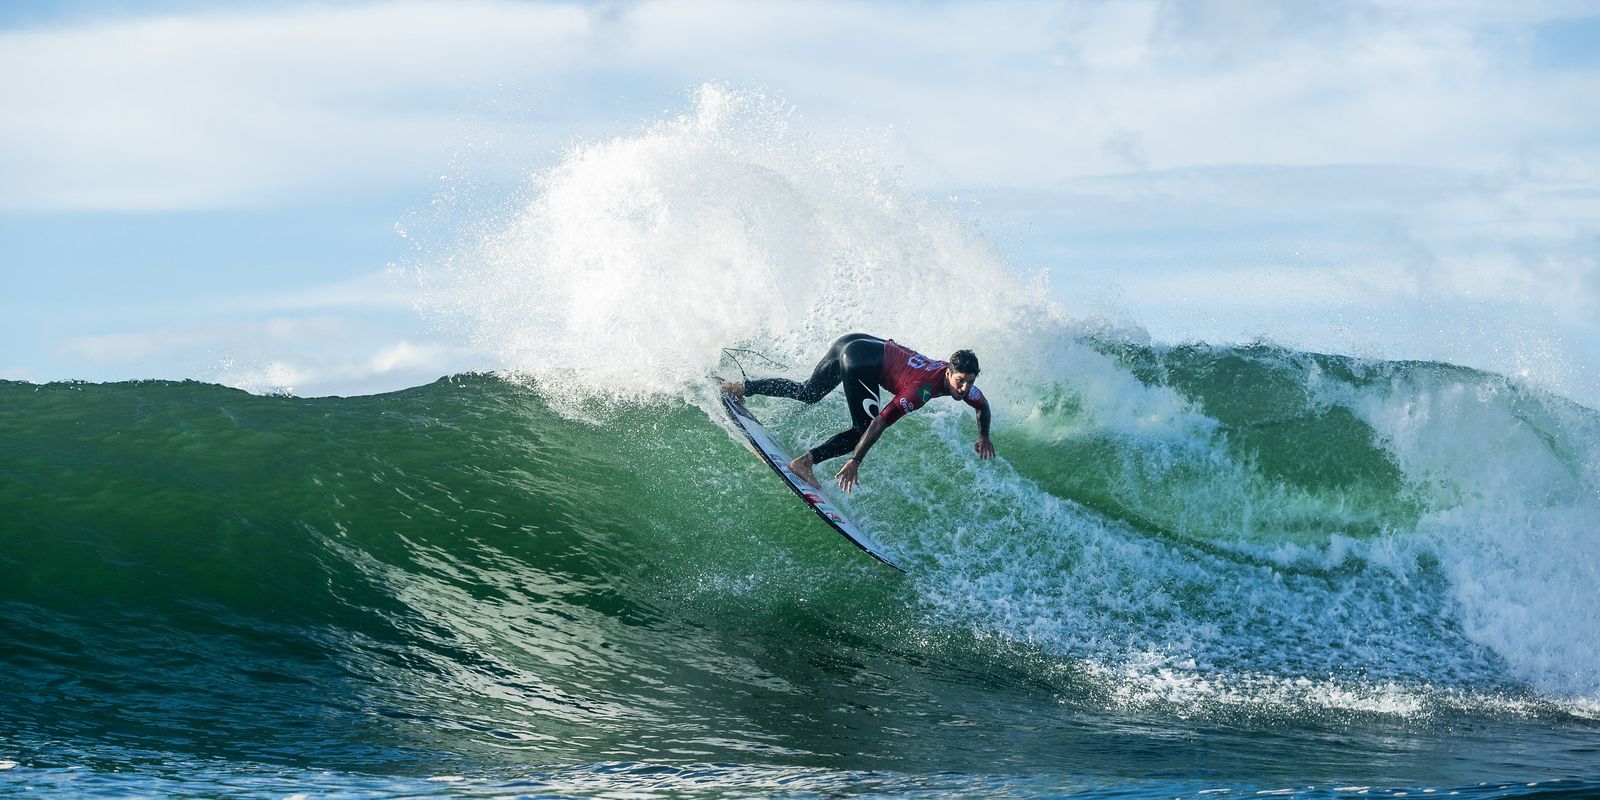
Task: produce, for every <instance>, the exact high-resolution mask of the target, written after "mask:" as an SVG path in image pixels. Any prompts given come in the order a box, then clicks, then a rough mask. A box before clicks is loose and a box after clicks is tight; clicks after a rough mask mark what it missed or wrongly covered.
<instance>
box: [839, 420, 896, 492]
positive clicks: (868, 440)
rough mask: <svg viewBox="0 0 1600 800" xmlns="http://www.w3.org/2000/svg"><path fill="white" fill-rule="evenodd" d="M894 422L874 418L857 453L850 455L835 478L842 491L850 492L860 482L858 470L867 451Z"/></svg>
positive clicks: (856, 450) (857, 446) (862, 436)
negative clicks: (857, 475)
mask: <svg viewBox="0 0 1600 800" xmlns="http://www.w3.org/2000/svg"><path fill="white" fill-rule="evenodd" d="M892 421H893V420H886V419H885V418H884V417H883V416H882V415H879V416H876V417H873V418H872V424H871V425H868V426H867V430H866V432H865V433H863V434H861V441H860V442H857V443H856V449H855V452H853V453H851V454H850V460H849V461H846V462H844V466H842V467H840V468H839V472H838V474H837V475H835V476H834V477H836V478H838V479H839V488H840V489H843V490H845V491H846V492H848V491H850V490H852V489H854V488H855V487H856V484H857V483H859V482H860V481H859V480H857V478H856V470H858V469H860V468H861V460H862V459H864V458H866V457H867V451H868V450H871V449H872V446H873V445H874V444H876V443H877V442H878V437H879V436H882V435H883V429H884V428H887V427H889V423H890V422H892Z"/></svg>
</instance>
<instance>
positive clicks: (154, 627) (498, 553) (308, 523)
mask: <svg viewBox="0 0 1600 800" xmlns="http://www.w3.org/2000/svg"><path fill="white" fill-rule="evenodd" d="M1084 346H1085V347H1088V348H1089V349H1090V351H1091V352H1094V353H1096V354H1097V355H1099V357H1101V358H1103V359H1104V360H1105V367H1106V368H1107V369H1113V370H1121V371H1122V372H1123V374H1124V375H1125V376H1126V378H1127V381H1128V385H1127V386H1125V387H1123V391H1125V392H1133V391H1135V389H1137V390H1138V391H1141V392H1147V393H1158V392H1160V393H1169V394H1170V395H1171V397H1172V398H1173V402H1174V403H1177V402H1178V401H1177V399H1178V398H1182V402H1181V403H1178V404H1177V405H1175V406H1174V407H1172V408H1170V409H1168V410H1167V412H1166V413H1167V415H1168V416H1167V417H1165V418H1156V417H1149V416H1147V414H1149V413H1153V412H1149V409H1147V408H1140V409H1137V410H1134V411H1130V412H1127V416H1126V417H1124V418H1123V419H1121V420H1120V421H1108V420H1105V419H1099V418H1097V414H1098V413H1100V412H1101V411H1104V410H1105V407H1103V406H1102V407H1099V408H1097V406H1096V403H1095V402H1094V401H1093V400H1092V399H1090V398H1088V397H1085V396H1084V395H1083V394H1082V393H1081V392H1079V391H1076V390H1074V389H1072V388H1071V387H1070V386H1066V385H1062V386H1058V387H1054V388H1051V389H1049V390H1048V391H1041V392H1040V393H1038V394H1037V395H1036V396H1034V397H1030V398H1027V399H1026V400H1025V401H1024V404H1025V405H1030V406H1032V412H1031V413H1030V414H1028V415H1027V416H1026V417H1025V418H1023V419H1020V420H1018V419H1013V420H1008V422H1007V424H1006V425H1004V426H1002V427H999V428H998V429H997V433H996V436H995V441H996V445H997V447H998V449H999V451H1000V453H1001V455H1002V459H1000V460H998V461H995V462H986V463H985V462H979V461H978V460H977V459H976V458H975V457H973V455H972V453H971V452H970V446H971V444H970V440H971V438H972V437H973V435H974V423H973V420H972V416H971V414H970V412H966V411H965V410H964V408H965V407H964V406H959V405H958V404H955V403H944V404H942V405H944V406H947V407H946V408H940V407H939V406H940V405H941V404H935V405H933V406H930V407H929V408H927V409H924V411H922V412H919V413H918V414H916V415H913V416H911V417H908V418H907V419H906V420H904V421H902V422H901V423H899V424H897V425H896V426H895V427H894V428H893V429H891V434H890V435H888V436H886V437H885V438H884V440H883V441H882V442H881V444H880V445H879V447H878V448H877V449H876V450H875V451H874V453H873V456H874V457H873V458H872V459H871V460H870V461H869V463H868V465H867V467H866V468H865V469H864V471H863V478H864V488H863V490H861V491H859V492H858V493H856V494H855V495H853V496H850V497H848V498H841V500H842V503H843V505H844V507H845V508H846V509H847V510H848V511H849V512H850V513H852V514H853V515H855V516H856V517H857V518H858V519H860V520H861V521H862V522H863V523H864V524H866V525H868V526H870V527H871V528H872V529H873V530H875V531H878V532H879V535H880V538H881V539H882V540H883V541H884V542H885V543H886V544H887V546H888V547H890V548H891V549H892V551H893V552H894V554H895V555H896V556H898V558H899V559H900V560H901V562H902V563H904V564H905V565H906V566H907V567H908V568H909V569H910V574H908V575H903V576H902V575H900V574H899V573H896V572H895V571H893V570H891V569H888V568H886V567H884V566H882V565H880V564H878V563H876V562H874V561H872V560H871V559H869V558H867V557H866V556H865V555H863V554H862V553H860V552H859V551H857V550H855V549H854V548H853V547H852V546H851V545H850V544H849V543H848V542H846V541H845V540H844V539H843V538H841V537H839V536H837V535H836V534H835V533H833V532H832V531H831V530H830V529H828V528H827V527H825V526H823V525H822V524H821V523H820V522H819V521H817V520H816V519H815V517H814V516H813V515H812V514H811V513H810V512H809V511H808V510H806V509H805V508H804V507H803V506H802V505H801V504H799V503H797V502H795V501H794V499H793V497H792V495H790V493H789V492H788V490H787V489H786V488H784V487H783V486H782V485H781V484H780V483H779V482H778V481H776V479H774V478H773V477H772V476H771V475H770V474H769V473H768V471H767V469H766V467H765V466H764V465H762V464H760V463H759V462H758V461H757V460H756V459H755V458H754V457H753V456H752V455H751V454H750V453H748V452H747V451H746V450H745V449H744V448H743V447H742V446H741V444H740V443H739V441H738V440H736V439H735V438H734V436H733V435H732V434H731V432H730V431H729V430H728V429H727V428H726V427H725V426H724V425H723V423H721V422H720V420H719V419H718V418H717V417H716V415H714V414H713V413H711V410H712V409H713V408H714V406H713V405H712V398H711V396H710V394H709V392H708V391H690V392H686V393H685V395H684V396H683V397H681V398H678V399H675V400H662V401H658V402H654V403H649V404H642V405H624V404H619V405H615V406H613V407H611V408H608V409H606V410H605V415H606V419H605V420H604V421H603V423H601V424H596V422H595V421H586V420H573V419H569V418H567V417H564V416H563V415H561V414H558V413H555V412H554V411H552V409H551V408H550V405H549V404H548V403H547V402H546V401H545V400H544V399H543V398H542V396H541V394H540V390H539V387H537V386H529V385H525V384H522V383H518V382H515V381H508V380H505V379H502V378H499V377H495V376H492V375H461V376H455V377H451V378H447V379H442V380H440V381H438V382H437V383H434V384H431V385H428V386H423V387H418V388H415V389H410V390H406V391H402V392H396V393H392V394H384V395H377V396H370V397H356V398H321V399H303V398H296V397H288V396H256V395H251V394H247V393H245V392H242V391H239V390H236V389H230V388H226V387H221V386H216V385H209V384H203V383H197V382H182V383H174V382H158V381H149V382H131V383H116V384H82V383H57V384H49V385H42V386H40V385H32V384H27V383H4V384H0V509H3V511H4V514H3V518H4V524H3V525H0V571H3V574H4V580H3V581H0V637H3V638H0V641H3V645H0V668H3V670H4V673H3V674H4V675H5V676H6V680H5V681H4V682H3V683H0V717H3V719H4V725H3V727H0V759H3V761H0V767H4V769H3V770H0V791H4V792H6V793H13V792H21V791H22V790H24V789H27V788H31V789H33V790H34V791H35V792H36V793H44V794H52V793H53V794H63V795H73V796H84V795H97V794H98V795H105V796H126V795H147V796H215V795H219V794H227V795H237V796H259V797H282V796H288V795H293V794H307V795H310V796H329V795H332V796H356V797H366V796H427V795H461V796H502V795H529V796H543V795H580V796H581V795H592V796H623V795H627V796H635V797H644V796H663V797H664V796H704V797H725V796H742V795H750V794H783V795H791V796H823V795H826V796H837V795H852V794H874V795H878V794H882V795H892V796H934V795H965V796H978V795H1011V796H1035V795H1051V796H1060V795H1074V794H1082V795H1085V796H1119V797H1202V796H1205V797H1214V796H1254V795H1256V794H1257V793H1260V792H1273V793H1286V794H1290V795H1294V796H1310V797H1333V796H1346V795H1359V794H1362V793H1366V794H1370V795H1375V796H1395V795H1399V794H1400V793H1402V792H1404V793H1408V794H1410V795H1413V796H1419V795H1423V794H1438V795H1442V796H1462V797H1488V796H1527V797H1582V796H1593V795H1594V794H1595V793H1600V702H1597V698H1600V656H1597V652H1600V629H1597V625H1596V611H1597V609H1600V602H1597V594H1596V593H1597V591H1600V590H1597V584H1600V581H1597V580H1596V570H1597V566H1596V565H1597V553H1600V549H1597V540H1596V523H1597V520H1600V511H1597V508H1600V499H1597V496H1596V486H1597V484H1596V478H1597V474H1600V473H1597V469H1600V451H1597V449H1596V445H1597V442H1600V415H1597V414H1596V413H1595V412H1593V411H1592V410H1589V409H1585V408H1582V407H1579V406H1575V405H1573V404H1571V403H1568V402H1566V401H1563V400H1560V399H1558V398H1555V397H1552V396H1549V395H1543V394H1540V393H1539V392H1537V391H1531V390H1528V389H1525V388H1522V387H1519V386H1517V385H1516V384H1514V383H1511V382H1509V381H1507V380H1506V379H1504V378H1501V377H1498V376H1494V375H1489V374H1482V373H1476V372H1472V371H1469V370H1465V369H1461V368H1456V367H1450V366H1444V365H1439V364H1426V363H1409V364H1408V363H1381V362H1360V361H1356V360H1352V359H1347V358H1335V357H1328V356H1314V355H1308V354H1304V353H1295V352H1288V351H1283V350H1278V349H1272V348H1269V347H1265V346H1254V347H1241V348H1209V347H1200V346H1191V347H1175V348H1165V347H1152V346H1130V345H1123V344H1112V343H1106V342H1089V343H1087V344H1085V345H1084ZM995 391H998V389H996V390H995ZM1128 399H1130V398H1128V397H1125V398H1124V400H1128ZM753 405H754V406H755V407H756V409H757V410H758V413H764V414H765V415H766V416H767V417H768V418H769V419H770V420H771V421H772V423H773V427H774V428H775V429H776V430H777V431H778V432H779V434H780V436H787V437H791V438H792V439H794V440H796V441H811V440H813V439H816V438H819V437H820V436H821V435H823V434H825V433H827V432H828V431H830V430H831V429H832V428H833V427H835V426H836V425H837V424H838V421H839V420H841V419H843V418H844V412H845V410H844V409H843V408H842V407H839V406H838V404H837V401H833V402H830V401H825V402H823V403H820V404H818V405H816V406H810V407H807V406H801V405H799V404H796V403H792V402H788V401H780V400H771V399H757V400H756V401H754V404H753ZM1119 405H1121V406H1126V405H1127V403H1123V404H1119Z"/></svg>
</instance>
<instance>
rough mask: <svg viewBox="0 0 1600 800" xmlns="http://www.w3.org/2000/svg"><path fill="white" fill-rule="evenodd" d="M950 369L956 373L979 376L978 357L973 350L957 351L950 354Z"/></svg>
mask: <svg viewBox="0 0 1600 800" xmlns="http://www.w3.org/2000/svg"><path fill="white" fill-rule="evenodd" d="M950 368H951V369H953V370H955V371H956V372H970V373H972V374H973V375H976V374H978V357H977V356H975V355H973V354H972V351H971V350H957V351H955V352H954V353H951V354H950Z"/></svg>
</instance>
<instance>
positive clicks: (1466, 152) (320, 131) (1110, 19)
mask: <svg viewBox="0 0 1600 800" xmlns="http://www.w3.org/2000/svg"><path fill="white" fill-rule="evenodd" d="M1574 8H1575V7H1574V6H1572V5H1571V4H1543V5H1540V4H1533V5H1525V4H1519V5H1518V10H1516V11H1514V12H1513V11H1508V10H1506V9H1505V8H1504V7H1503V6H1501V5H1498V4H1483V5H1479V4H1457V5H1447V6H1443V7H1440V8H1439V9H1437V10H1438V12H1439V13H1429V14H1418V13H1413V12H1411V11H1410V10H1408V9H1406V8H1404V7H1389V6H1373V5H1368V4H1365V3H1359V2H1352V3H1341V4H1310V5H1306V4H1290V5H1282V4H1253V3H1252V4H1245V5H1244V6H1243V7H1241V6H1240V4H1236V3H1189V2H1183V3H1161V2H1127V3H1123V2H1116V3H1096V4H1082V5H1073V6H1070V7H1065V8H1058V7H1055V6H1053V5H1051V4H1037V3H1001V4H985V5H983V6H968V5H964V4H939V5H932V6H917V7H914V8H908V7H905V6H900V5H866V4H858V3H845V2H822V3H819V2H805V3H800V2H787V3H786V2H778V3H760V4H749V3H733V2H688V1H687V0H658V1H657V2H641V3H634V4H626V5H621V6H609V5H607V6H591V5H584V4H563V3H510V2H489V1H488V0H480V1H479V2H467V3H444V2H420V1H419V2H383V3H373V4H367V5H358V6H349V7H327V6H321V5H306V6H289V7H285V8H278V9H273V10H265V11H249V12H234V11H229V12H216V13H209V14H200V15H194V16H187V17H181V16H171V17H159V18H150V19H135V20H131V21H130V20H124V21H117V22H108V23H101V24H90V25H80V26H75V27H63V28H56V29H50V28H44V29H40V28H32V29H25V30H14V31H9V32H5V33H3V34H0V74H5V75H7V76H12V77H11V79H8V80H7V81H5V82H4V83H0V109H3V110H4V113H3V115H0V153H4V154H5V155H0V175H4V176H5V177H0V208H11V209H36V208H131V209H146V208H193V207H210V206H219V205H230V204H234V205H237V204H241V203H250V202H257V201H261V200H265V199H270V198H273V197H281V196H282V195H284V194H286V193H291V192H303V191H307V190H315V189H327V188H330V187H339V186H349V185H373V184H394V183H396V182H415V181H417V180H419V179H422V178H424V177H425V176H427V175H429V174H431V173H432V172H433V171H435V170H436V169H437V167H438V165H439V164H440V163H442V162H444V161H446V160H447V159H448V153H450V152H451V151H452V150H455V149H459V148H460V147H462V146H463V143H465V142H468V141H471V140H473V139H475V138H479V137H483V136H491V137H492V136H501V135H504V136H509V137H513V138H515V137H518V136H525V135H528V134H529V133H530V132H532V131H536V130H539V131H544V132H546V133H549V134H552V135H551V140H550V141H549V142H547V143H546V144H545V145H544V147H545V148H546V150H548V149H549V148H552V147H557V146H559V145H560V144H561V143H562V142H564V141H566V140H567V138H568V137H570V136H572V135H574V134H577V133H582V132H585V131H591V130H594V129H595V128H593V127H592V125H593V124H594V123H605V124H608V125H612V126H614V125H615V124H616V123H617V122H618V121H619V117H620V119H621V120H622V121H624V122H625V123H626V122H630V121H637V120H639V118H640V117H646V118H647V117H649V116H653V115H655V114H657V113H659V112H660V111H661V108H660V107H659V105H660V104H661V102H662V101H664V100H667V101H672V102H676V100H677V93H679V92H682V91H683V90H684V89H686V88H687V87H689V86H693V85H695V84H698V83H700V82H701V81H704V80H714V81H715V80H729V81H733V82H735V83H736V84H739V85H764V86H767V87H770V88H772V89H775V90H778V91H783V92H786V93H788V94H789V95H790V96H792V97H794V98H795V99H796V101H797V103H798V104H799V105H800V106H801V108H802V109H803V110H804V111H805V113H806V114H808V115H810V116H812V117H813V118H816V119H819V120H822V121H824V122H830V121H831V122H833V123H843V124H844V125H845V126H846V127H851V126H859V125H864V126H872V127H878V128H880V129H881V128H884V127H887V126H889V125H895V126H897V128H898V130H900V131H901V134H900V135H901V136H903V137H906V139H907V140H906V142H905V146H906V147H907V148H908V151H909V152H912V153H916V154H918V155H919V156H921V157H922V158H924V159H925V160H926V164H925V165H923V166H925V167H926V169H927V171H928V172H927V175H928V176H929V177H931V178H933V179H935V180H938V181H946V182H951V183H956V184H966V185H974V186H1011V187H1027V186H1041V185H1048V184H1050V183H1051V182H1056V181H1061V180H1066V179H1069V178H1072V177H1076V176H1082V175H1086V174H1094V173H1097V172H1108V171H1119V170H1123V169H1126V168H1127V167H1128V165H1129V163H1130V159H1129V157H1128V154H1129V153H1130V152H1133V151H1130V150H1129V147H1130V146H1135V145H1136V152H1137V155H1138V157H1137V158H1136V159H1133V163H1135V164H1136V165H1137V164H1144V163H1147V164H1149V165H1150V166H1151V167H1153V168H1157V169H1171V168H1180V167H1189V166H1197V165H1207V164H1301V165H1311V164H1327V163H1400V164H1417V165H1431V166H1452V167H1473V168H1483V167H1486V166H1503V165H1504V164H1505V162H1507V161H1508V160H1510V159H1512V158H1514V157H1515V154H1516V153H1518V152H1519V151H1522V150H1526V149H1527V148H1530V147H1533V148H1543V149H1546V150H1548V151H1550V152H1553V153H1560V152H1562V151H1563V150H1564V149H1565V148H1566V147H1567V146H1568V145H1569V144H1570V143H1571V142H1573V141H1585V140H1586V141H1589V142H1592V140H1593V138H1594V136H1595V135H1596V133H1597V130H1600V122H1597V121H1595V120H1594V119H1593V118H1592V116H1593V115H1584V114H1580V113H1575V112H1574V109H1575V108H1577V107H1581V106H1583V105H1586V104H1587V99H1588V98H1592V97H1595V96H1597V95H1600V76H1597V74H1596V73H1595V72H1594V71H1587V72H1585V71H1566V72H1562V73H1560V74H1551V73H1547V72H1536V71H1533V70H1531V69H1529V68H1528V67H1527V65H1526V60H1527V59H1526V58H1524V55H1525V51H1526V50H1527V48H1528V47H1529V46H1530V45H1529V44H1528V40H1529V38H1530V35H1529V33H1528V32H1529V31H1530V30H1531V29H1532V28H1533V26H1535V25H1536V24H1538V23H1540V22H1542V21H1546V20H1548V19H1551V18H1559V17H1560V16H1562V15H1566V14H1572V13H1575V11H1574ZM1577 8H1581V7H1577ZM486 109H487V110H486ZM821 127H823V128H830V127H833V128H836V127H837V126H836V125H827V124H825V125H823V126H821ZM613 130H614V128H613ZM1108 143H1111V144H1112V145H1113V146H1109V147H1108ZM1118 143H1120V144H1118ZM1558 157H1559V156H1558Z"/></svg>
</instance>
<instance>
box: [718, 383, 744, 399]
mask: <svg viewBox="0 0 1600 800" xmlns="http://www.w3.org/2000/svg"><path fill="white" fill-rule="evenodd" d="M722 393H723V394H725V395H728V396H730V397H732V398H733V399H735V400H743V399H744V383H743V382H734V381H723V382H722Z"/></svg>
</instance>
